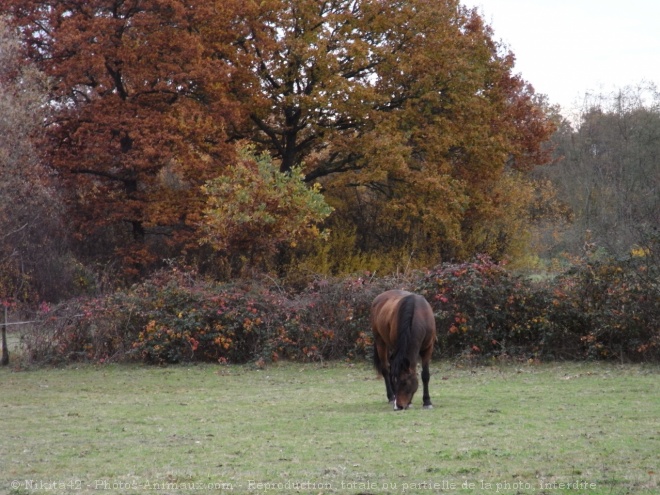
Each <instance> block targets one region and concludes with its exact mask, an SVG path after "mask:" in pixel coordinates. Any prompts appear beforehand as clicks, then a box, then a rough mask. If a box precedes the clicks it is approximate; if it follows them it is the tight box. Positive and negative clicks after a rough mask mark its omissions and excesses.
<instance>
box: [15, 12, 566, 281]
mask: <svg viewBox="0 0 660 495" xmlns="http://www.w3.org/2000/svg"><path fill="white" fill-rule="evenodd" d="M4 4H5V5H6V6H7V7H6V10H7V11H8V12H9V13H10V14H11V16H12V17H11V19H12V21H13V22H14V23H15V25H16V26H18V27H20V30H21V31H20V32H21V33H22V36H23V41H24V43H25V44H26V47H27V49H28V55H29V57H30V58H31V59H32V60H33V61H35V62H36V63H37V64H38V66H39V67H40V68H41V70H43V71H44V72H45V73H46V74H47V75H48V76H50V77H51V78H52V81H53V90H52V95H51V98H52V101H53V102H54V103H53V107H54V110H55V112H54V117H53V119H52V121H51V122H50V123H49V126H48V131H49V136H50V138H51V140H50V150H49V152H50V161H51V163H52V166H53V167H54V168H55V169H56V170H57V171H58V173H59V177H60V179H61V180H62V182H63V187H65V189H66V192H67V199H68V204H69V207H70V210H69V211H70V218H71V220H72V221H73V222H74V223H75V227H76V232H77V236H78V239H79V241H80V245H81V246H82V247H84V252H85V253H86V254H87V255H89V256H92V257H100V258H104V259H108V258H113V257H118V259H121V260H122V263H123V265H124V267H125V268H126V269H128V270H129V271H131V270H132V271H135V272H137V271H139V270H143V269H145V268H147V267H149V266H153V264H154V263H156V262H157V261H158V260H159V259H162V258H163V257H171V256H177V255H180V254H182V253H187V254H191V253H194V252H195V251H196V250H199V249H200V248H199V241H200V239H201V238H202V237H203V235H204V234H203V232H202V230H200V226H201V224H203V223H204V222H202V221H201V219H202V212H203V210H204V208H205V200H204V195H203V194H201V192H200V187H201V186H202V185H203V184H205V183H207V181H209V180H213V179H216V178H217V177H219V176H223V175H226V174H228V173H230V172H229V171H230V170H231V167H230V165H232V164H235V163H237V160H238V158H237V154H236V146H235V143H236V142H238V141H241V142H245V141H248V142H252V143H254V144H255V145H256V146H257V147H258V149H259V150H263V151H267V152H268V153H270V155H271V156H272V157H273V159H274V160H275V161H276V162H277V163H278V166H279V169H280V171H281V172H284V173H288V172H290V171H291V170H293V169H294V167H300V170H301V173H302V174H303V176H304V179H305V181H306V182H307V183H308V184H309V185H310V186H311V185H312V184H313V183H316V182H318V183H320V184H321V187H322V192H323V194H324V196H325V198H326V201H327V202H328V203H329V204H330V205H331V206H332V207H334V209H335V211H334V213H333V214H332V215H331V216H330V217H329V218H328V220H327V221H326V226H329V227H331V228H332V231H333V232H334V233H335V234H336V235H338V236H339V235H342V234H345V233H346V232H354V233H355V235H354V236H353V238H352V239H353V241H352V245H351V246H348V248H349V249H347V250H345V251H344V252H345V253H350V252H353V253H354V252H364V253H371V254H374V253H379V255H380V256H382V257H387V256H390V257H396V256H399V255H400V254H401V253H409V252H411V251H416V252H417V253H420V256H421V261H423V262H427V261H431V260H432V261H433V262H438V261H440V260H441V259H449V258H454V259H461V258H466V257H470V256H472V255H473V254H474V253H475V252H485V253H488V254H491V255H493V256H494V257H496V258H500V257H502V256H505V255H507V254H512V252H514V251H515V250H516V249H518V248H519V245H520V242H519V239H518V238H519V237H520V235H521V234H520V228H521V219H523V220H524V219H527V218H528V214H527V211H528V210H529V208H530V206H531V203H532V202H533V197H534V195H533V194H531V193H530V191H531V190H532V188H533V185H532V184H531V183H530V182H529V181H528V180H527V179H526V178H525V174H526V173H527V172H528V171H529V170H531V169H532V168H533V167H534V166H535V165H537V164H542V163H546V162H547V161H549V159H550V154H549V151H548V150H547V149H546V148H545V147H544V145H543V143H544V142H545V141H547V140H548V138H549V137H550V135H551V134H552V132H553V130H554V125H553V123H552V120H551V119H550V118H549V116H548V115H547V113H546V111H545V109H544V107H543V105H542V104H540V103H539V102H538V100H537V98H536V97H535V95H534V92H533V89H532V88H531V86H529V85H528V84H526V83H525V81H523V80H522V79H521V78H520V77H519V76H518V75H515V74H514V73H513V64H514V57H513V55H512V54H511V53H509V52H506V51H504V50H503V48H502V47H501V46H500V45H499V44H498V43H497V42H495V41H494V40H493V33H492V32H491V30H490V28H489V27H487V26H486V25H484V23H483V21H482V19H481V18H480V17H479V15H478V14H477V13H476V11H474V10H469V9H466V8H465V7H462V6H461V5H460V4H459V2H458V0H441V1H428V0H405V1H403V0H402V1H391V2H383V1H381V0H328V1H319V0H294V1H290V0H287V1H284V0H264V1H261V2H254V1H244V0H188V1H186V2H184V1H182V0H128V1H127V0H5V2H4ZM512 186H513V187H512ZM523 223H524V222H523ZM330 242H332V236H331V240H330ZM514 254H515V253H514ZM296 255H297V256H301V255H304V253H296ZM281 259H290V257H286V256H285V257H284V258H281Z"/></svg>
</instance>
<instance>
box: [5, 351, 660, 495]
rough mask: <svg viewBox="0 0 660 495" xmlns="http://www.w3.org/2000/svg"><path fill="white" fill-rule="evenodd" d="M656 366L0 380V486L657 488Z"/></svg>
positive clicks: (93, 371) (73, 374) (232, 370)
mask: <svg viewBox="0 0 660 495" xmlns="http://www.w3.org/2000/svg"><path fill="white" fill-rule="evenodd" d="M659 378H660V370H659V369H658V368H657V367H650V366H615V365H609V364H602V363H600V364H574V363H571V364H564V363H562V364H549V365H540V366H531V365H530V366H526V365H525V366H514V365H503V366H494V367H475V368H459V367H456V366H454V365H452V364H449V363H438V362H436V363H433V365H432V377H431V396H432V398H433V402H434V405H435V408H434V409H433V410H423V409H422V408H421V392H419V393H418V396H416V397H415V400H414V408H413V409H411V410H408V411H404V412H394V411H392V410H391V409H390V406H389V405H388V404H387V403H386V401H385V393H384V386H383V383H382V381H380V380H379V379H377V378H376V376H375V373H374V372H373V371H372V370H371V369H370V368H369V367H368V366H367V364H366V363H358V364H355V365H349V364H346V363H332V364H330V365H327V366H320V365H309V364H307V365H305V364H295V363H286V364H280V365H274V366H271V367H269V368H267V369H265V370H256V369H253V368H251V367H247V366H211V365H200V366H191V367H185V366H180V367H167V368H157V367H141V366H114V365H107V366H100V367H93V366H84V367H81V368H64V369H41V370H36V371H27V372H12V371H11V370H8V369H4V370H0V391H1V395H0V397H1V399H0V417H1V418H2V427H1V428H0V431H1V432H2V437H1V438H0V493H8V494H12V495H19V494H28V493H30V494H31V493H35V494H36V493H44V494H45V493H48V494H60V493H61V494H71V493H75V494H101V493H112V494H115V493H116V494H143V493H159V494H169V495H175V494H187V493H255V494H265V493H303V494H308V493H309V494H315V493H340V494H358V493H373V494H382V493H385V494H387V493H459V494H466V495H467V494H470V493H492V494H496V493H511V494H513V493H535V494H539V493H548V494H549V493H553V494H554V493H561V494H578V493H579V494H585V493H588V494H623V493H645V494H646V493H648V494H651V493H660V387H658V385H659V383H660V380H659Z"/></svg>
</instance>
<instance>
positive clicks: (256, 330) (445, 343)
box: [23, 237, 660, 366]
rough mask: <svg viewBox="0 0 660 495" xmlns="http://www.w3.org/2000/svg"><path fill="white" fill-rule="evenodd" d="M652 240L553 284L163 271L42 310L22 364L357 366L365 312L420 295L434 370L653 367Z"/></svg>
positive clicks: (456, 272)
mask: <svg viewBox="0 0 660 495" xmlns="http://www.w3.org/2000/svg"><path fill="white" fill-rule="evenodd" d="M659 257H660V238H658V237H656V238H654V239H650V240H649V243H648V244H647V245H646V247H645V248H644V251H643V252H638V253H634V254H633V255H632V256H629V257H628V258H627V259H625V260H614V259H596V258H591V259H584V260H582V261H581V262H580V263H577V264H575V265H574V266H572V267H571V268H570V269H569V270H567V271H565V272H563V273H561V274H558V275H557V276H556V277H555V278H552V279H548V280H544V281H534V280H532V279H530V278H527V277H521V276H515V275H512V273H511V272H510V271H508V270H507V269H506V268H505V267H504V266H502V265H501V264H497V263H494V262H493V261H492V260H490V259H487V258H480V259H477V260H475V261H473V262H468V263H460V264H443V265H440V266H438V267H436V268H434V269H433V270H428V271H424V272H414V273H411V274H409V275H408V276H406V277H403V276H400V277H396V278H395V277H386V278H379V277H375V276H369V275H365V276H363V277H349V278H343V279H325V278H319V279H317V280H315V281H314V282H313V283H311V284H310V285H309V286H308V287H306V288H304V289H302V290H292V289H288V290H287V289H286V288H285V287H283V286H282V285H280V284H278V282H277V281H276V280H274V279H269V278H261V279H259V280H256V279H252V280H243V281H234V282H231V283H215V282H209V281H205V280H203V279H201V278H199V276H198V275H196V274H193V273H190V272H186V271H183V270H178V269H172V270H167V271H164V272H162V273H160V274H157V275H155V276H153V277H151V278H150V279H149V280H148V281H145V282H143V283H141V284H139V285H136V286H134V287H132V288H131V289H129V290H126V291H121V292H116V293H113V294H111V295H108V296H104V297H101V298H94V299H81V300H75V301H69V302H67V303H66V304H63V305H60V306H58V307H55V308H50V307H44V308H42V309H43V311H42V313H41V315H40V317H39V318H40V320H41V323H40V324H38V325H36V326H35V328H34V330H33V331H32V332H30V333H28V334H26V337H25V342H24V354H23V359H24V362H25V363H26V364H30V363H37V364H39V363H50V364H59V363H69V362H77V361H83V362H95V363H100V362H127V361H139V362H145V363H152V364H166V363H182V362H198V361H206V362H220V363H245V362H254V363H256V364H257V365H259V366H261V365H263V364H265V363H268V362H273V361H277V360H279V359H289V360H299V361H322V360H328V359H356V358H362V357H364V356H368V355H370V353H371V352H373V351H372V337H371V331H370V322H369V308H370V305H371V302H372V300H373V298H374V297H375V296H376V295H377V294H378V293H380V292H382V291H384V290H387V289H391V288H393V287H399V288H404V289H409V290H412V291H415V292H418V293H420V294H423V295H424V296H425V297H426V298H427V299H428V300H429V302H430V303H431V305H432V307H433V309H434V312H435V316H436V322H437V326H438V341H437V344H436V354H435V355H436V358H438V357H445V358H462V359H468V360H475V361H480V362H482V361H484V360H489V359H498V360H505V361H507V360H515V361H540V360H549V359H605V360H616V361H619V362H628V361H655V362H657V361H660V333H659V332H658V328H660V306H659V305H658V304H657V303H658V299H659V297H660V286H659V284H658V280H659V277H660V273H659V272H660V271H659V269H658V267H659V266H660V265H659V263H658V258H659Z"/></svg>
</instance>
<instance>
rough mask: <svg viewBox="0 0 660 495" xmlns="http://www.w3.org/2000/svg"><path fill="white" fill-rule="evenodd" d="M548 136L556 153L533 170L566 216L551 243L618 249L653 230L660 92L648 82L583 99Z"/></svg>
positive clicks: (624, 250) (659, 182)
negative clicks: (575, 117)
mask: <svg viewBox="0 0 660 495" xmlns="http://www.w3.org/2000/svg"><path fill="white" fill-rule="evenodd" d="M553 141H554V142H555V143H556V154H557V156H558V157H560V159H559V161H558V163H557V165H555V166H553V167H548V168H547V169H546V168H545V167H544V168H543V169H542V170H541V171H542V172H543V173H544V174H545V175H546V176H547V177H549V178H550V179H551V180H552V181H553V182H554V183H555V184H556V187H557V189H558V193H559V198H560V199H561V200H562V201H564V202H565V203H566V204H567V205H568V206H569V207H570V209H571V211H572V213H573V217H574V222H573V223H572V225H571V226H570V228H569V230H568V231H567V232H566V233H565V235H564V236H563V237H562V242H561V243H560V244H559V245H558V246H557V249H561V250H566V251H569V252H573V253H575V252H580V251H581V250H583V249H587V250H590V251H595V250H597V249H605V250H606V251H607V252H609V253H610V254H612V255H616V256H624V255H627V254H630V252H631V249H634V248H635V246H636V245H637V244H640V245H643V243H644V242H646V240H648V239H649V236H652V235H656V236H657V233H658V232H660V216H659V215H658V212H659V211H660V195H659V194H658V190H659V188H660V93H659V92H658V90H657V88H656V87H655V86H653V85H646V86H641V87H639V88H632V87H628V88H623V89H621V90H619V91H618V92H616V93H613V94H610V95H598V96H594V97H592V98H590V99H588V100H587V101H586V102H585V106H584V108H583V109H582V113H581V116H580V119H579V121H578V122H577V123H576V126H575V128H573V127H571V126H570V125H568V123H565V124H564V125H563V126H561V127H560V130H559V131H558V132H557V133H556V135H555V136H554V137H553ZM654 233H655V234H654Z"/></svg>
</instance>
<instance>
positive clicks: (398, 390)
mask: <svg viewBox="0 0 660 495" xmlns="http://www.w3.org/2000/svg"><path fill="white" fill-rule="evenodd" d="M401 365H402V366H401V367H399V368H398V369H396V370H395V369H392V373H391V374H390V381H391V383H392V391H393V392H394V410H395V411H398V410H400V409H408V407H410V403H411V402H412V399H413V395H415V392H417V387H418V386H419V381H418V380H417V370H416V369H415V367H414V366H411V364H410V361H408V359H404V360H403V362H402V363H401Z"/></svg>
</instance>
